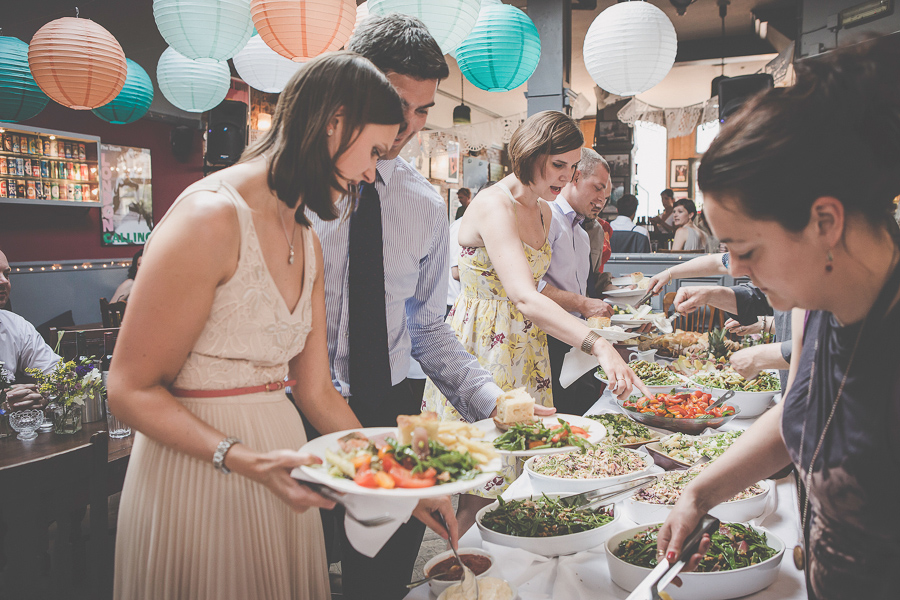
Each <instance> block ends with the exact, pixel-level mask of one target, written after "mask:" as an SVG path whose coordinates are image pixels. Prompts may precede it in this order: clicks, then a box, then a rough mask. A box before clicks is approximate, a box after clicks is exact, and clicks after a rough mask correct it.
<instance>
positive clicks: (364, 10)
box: [350, 2, 369, 37]
mask: <svg viewBox="0 0 900 600" xmlns="http://www.w3.org/2000/svg"><path fill="white" fill-rule="evenodd" d="M368 16H369V3H368V2H363V3H362V4H360V5H359V6H357V7H356V22H355V23H354V24H353V33H356V28H357V27H359V24H360V23H362V22H363V21H365V20H366V17H368ZM353 33H351V34H350V37H353Z"/></svg>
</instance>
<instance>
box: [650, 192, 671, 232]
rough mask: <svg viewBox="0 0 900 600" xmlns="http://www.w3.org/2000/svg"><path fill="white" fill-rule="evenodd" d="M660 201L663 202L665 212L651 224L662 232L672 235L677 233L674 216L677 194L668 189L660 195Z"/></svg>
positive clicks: (653, 219) (652, 219) (653, 218)
mask: <svg viewBox="0 0 900 600" xmlns="http://www.w3.org/2000/svg"><path fill="white" fill-rule="evenodd" d="M659 199H660V200H661V201H662V205H663V211H662V212H661V213H659V215H657V216H655V217H652V218H651V219H650V222H651V223H653V224H654V225H656V226H657V227H659V228H660V229H661V230H662V231H664V232H666V233H672V232H673V231H675V224H674V221H675V218H674V217H673V216H672V213H673V212H674V210H675V192H673V191H672V190H670V189H668V188H666V189H664V190H663V191H661V192H660V193H659Z"/></svg>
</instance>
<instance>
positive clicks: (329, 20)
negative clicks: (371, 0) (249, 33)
mask: <svg viewBox="0 0 900 600" xmlns="http://www.w3.org/2000/svg"><path fill="white" fill-rule="evenodd" d="M250 16H251V18H252V19H253V24H254V25H255V26H256V29H257V30H259V35H260V36H261V37H262V39H263V41H264V42H265V43H266V44H268V46H269V48H271V49H272V50H274V51H275V52H277V53H278V54H280V55H282V56H286V57H287V58H290V59H291V60H294V61H305V60H309V59H310V58H313V57H315V56H318V55H319V54H322V53H323V52H329V51H331V50H338V49H340V48H341V47H342V46H343V45H344V44H346V43H347V40H349V39H350V33H351V32H352V31H353V24H354V22H355V20H356V2H355V0H251V2H250Z"/></svg>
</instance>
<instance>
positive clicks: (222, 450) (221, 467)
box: [213, 436, 241, 475]
mask: <svg viewBox="0 0 900 600" xmlns="http://www.w3.org/2000/svg"><path fill="white" fill-rule="evenodd" d="M240 443H241V440H239V439H237V438H236V437H232V436H228V437H227V438H225V439H224V440H222V441H221V442H219V445H218V446H216V452H215V454H213V467H215V469H216V471H218V472H219V473H222V474H224V475H228V474H229V473H231V469H229V468H228V467H226V466H225V455H226V454H228V451H229V450H231V447H232V446H234V445H235V444H240Z"/></svg>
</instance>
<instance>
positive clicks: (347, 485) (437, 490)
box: [295, 427, 500, 498]
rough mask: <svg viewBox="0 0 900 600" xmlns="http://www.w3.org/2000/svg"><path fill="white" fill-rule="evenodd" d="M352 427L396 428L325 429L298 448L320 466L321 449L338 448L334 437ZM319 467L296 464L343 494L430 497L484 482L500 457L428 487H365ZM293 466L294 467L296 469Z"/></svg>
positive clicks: (370, 432) (377, 430)
mask: <svg viewBox="0 0 900 600" xmlns="http://www.w3.org/2000/svg"><path fill="white" fill-rule="evenodd" d="M352 431H358V432H359V433H362V434H363V435H365V436H366V437H368V438H371V437H374V436H377V435H382V434H385V433H392V434H394V435H395V436H396V434H397V428H396V427H366V428H365V429H350V430H347V431H337V432H335V433H329V434H328V435H323V436H322V437H320V438H316V439H314V440H312V441H311V442H307V443H306V444H305V445H304V446H303V447H302V448H300V452H306V453H309V454H313V455H315V456H318V457H319V458H321V459H322V463H323V467H324V463H325V450H326V449H328V450H331V451H334V452H336V451H338V450H339V449H340V446H339V444H338V439H339V438H341V437H343V436H345V435H347V434H348V433H350V432H352ZM323 467H311V466H307V465H304V466H301V467H298V469H299V470H300V471H302V472H303V473H304V474H306V475H308V476H309V477H311V478H312V479H314V480H315V481H317V482H319V483H322V484H324V485H327V486H328V487H330V488H332V489H335V490H338V491H339V492H345V493H347V494H358V495H361V496H382V497H395V498H396V497H400V498H432V497H435V496H447V495H450V494H461V493H463V492H468V491H469V490H473V489H475V488H478V487H481V486H483V485H484V484H486V483H487V482H488V481H490V480H491V479H493V478H494V477H496V476H497V473H498V472H499V471H500V459H499V458H495V459H494V460H492V461H491V462H489V463H488V464H487V465H482V467H481V468H482V473H481V474H480V475H478V476H476V477H475V478H474V479H467V480H465V481H454V482H452V483H445V484H442V485H435V486H432V487H429V488H394V489H392V490H386V489H382V488H367V487H363V486H361V485H357V484H356V483H354V482H353V481H351V480H349V479H344V478H343V477H334V476H332V475H329V474H328V471H327V470H326V469H325V468H323ZM296 470H297V469H295V471H296Z"/></svg>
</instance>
